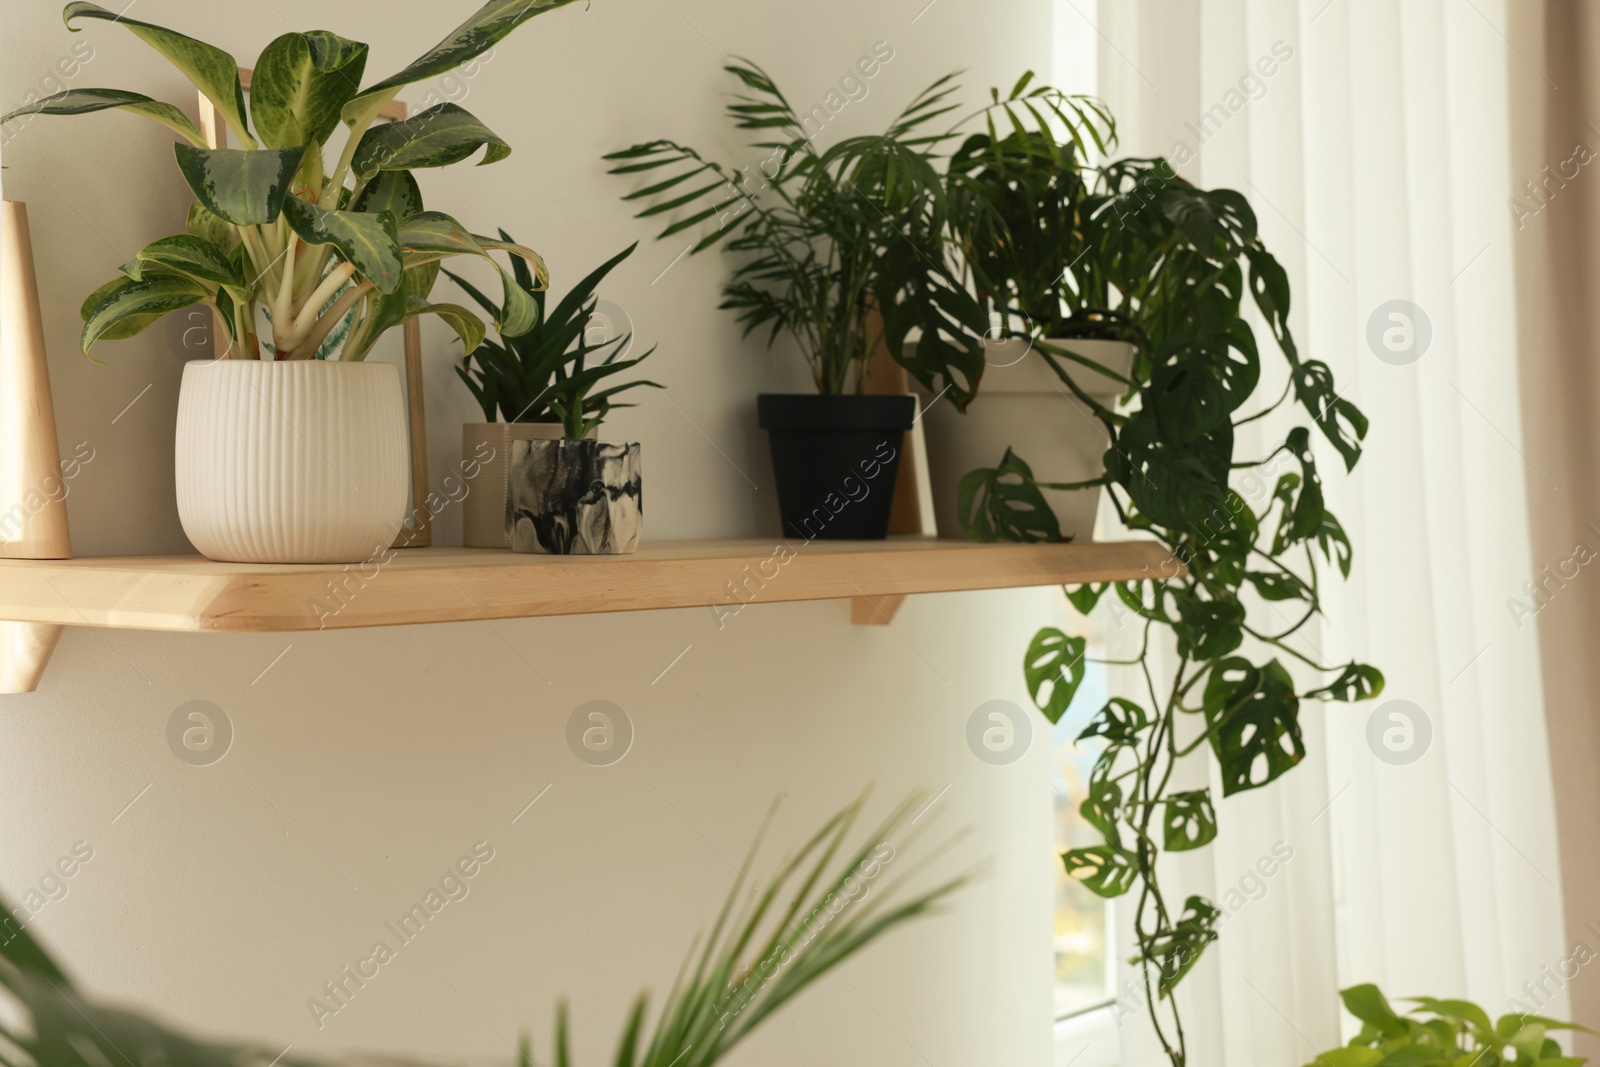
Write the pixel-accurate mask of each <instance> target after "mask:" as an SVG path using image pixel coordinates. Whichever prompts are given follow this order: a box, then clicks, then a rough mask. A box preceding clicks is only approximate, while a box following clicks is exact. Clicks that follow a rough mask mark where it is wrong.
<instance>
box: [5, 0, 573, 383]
mask: <svg viewBox="0 0 1600 1067" xmlns="http://www.w3.org/2000/svg"><path fill="white" fill-rule="evenodd" d="M572 2H573V0H490V2H488V3H486V4H484V5H483V6H482V7H480V8H479V9H478V10H477V11H476V12H475V13H474V14H473V15H472V16H471V17H469V18H468V19H467V20H466V21H465V22H463V23H462V24H461V25H460V26H458V27H456V29H455V30H454V31H452V32H451V33H450V34H449V35H448V36H447V37H445V38H444V40H442V41H440V42H439V44H437V45H435V46H434V47H433V48H432V49H430V50H429V51H428V53H427V54H426V55H424V56H422V57H421V58H420V59H418V60H417V61H416V62H414V63H412V64H411V65H410V66H408V67H406V68H405V69H404V70H402V71H401V72H400V73H398V74H395V75H393V76H392V77H389V78H385V79H383V80H382V81H379V82H376V83H374V84H372V85H370V86H368V87H367V88H365V89H363V88H362V87H361V82H362V76H363V75H364V73H365V70H366V64H367V46H366V45H364V44H360V43H358V42H356V41H351V40H347V39H345V38H343V37H340V36H338V35H336V34H333V33H329V32H327V31H326V30H313V31H311V32H309V33H288V34H284V35H283V36H282V37H279V38H278V39H276V40H275V41H273V42H272V43H271V44H269V45H268V46H267V47H266V49H265V50H263V51H262V53H261V55H260V57H259V58H258V59H257V60H256V65H255V68H254V73H253V77H252V81H251V86H250V98H249V104H248V106H247V105H246V102H245V95H244V92H243V89H242V85H241V82H240V78H239V65H238V63H237V62H236V61H235V60H234V58H233V57H232V56H231V55H229V54H228V53H226V52H224V51H222V50H221V49H218V48H215V47H213V46H211V45H209V44H206V43H204V42H202V41H197V40H195V39H194V38H192V37H187V36H185V35H184V34H181V33H177V32H175V31H173V30H169V29H165V28H163V27H161V26H155V25H151V24H150V23H146V22H140V21H138V20H137V19H132V18H127V17H125V16H124V15H120V14H117V13H116V12H113V11H108V10H106V9H105V8H103V7H100V6H99V5H97V4H92V3H87V2H83V0H78V2H75V3H70V4H68V5H67V6H66V8H65V11H64V12H63V17H64V19H65V21H66V23H67V26H68V28H69V29H72V30H73V31H74V32H76V31H77V30H78V28H79V27H77V26H75V25H74V23H75V22H77V21H80V20H83V19H102V20H105V21H108V22H112V23H114V24H117V25H120V26H122V27H123V28H124V29H127V30H129V31H131V32H132V33H133V34H134V35H136V36H137V37H139V38H140V39H141V40H143V41H144V42H145V43H146V44H148V45H150V46H151V47H152V48H154V49H156V51H158V52H160V53H161V54H162V55H163V56H164V57H166V59H167V60H169V61H170V62H171V63H172V64H173V65H174V66H176V67H177V68H178V70H179V71H181V72H182V73H183V74H184V76H185V77H187V78H188V79H189V80H190V81H191V82H193V83H194V85H195V86H196V88H198V89H199V90H200V92H201V93H202V94H203V95H204V96H205V97H206V99H207V100H208V101H210V103H211V105H212V106H213V107H214V108H215V109H216V111H217V114H218V115H219V116H220V121H222V122H223V123H225V124H226V127H227V129H228V131H229V133H231V135H232V137H233V139H234V140H235V141H236V142H237V143H238V144H239V145H240V147H238V148H211V147H208V146H207V143H206V140H205V138H204V137H203V136H202V134H201V132H200V130H199V128H198V127H196V126H195V124H194V123H193V122H192V121H191V120H190V119H189V117H188V115H187V114H185V113H184V112H183V111H182V110H181V109H179V108H178V107H175V106H174V105H172V104H167V103H163V102H161V101H158V100H153V99H151V98H150V97H148V96H144V95H142V94H140V93H134V92H128V91H125V90H121V89H69V90H67V91H65V92H61V93H57V94H55V95H53V96H48V97H45V98H43V99H41V100H38V101H35V102H33V103H31V104H29V105H28V106H26V107H23V108H20V109H18V110H16V111H14V112H11V113H10V114H8V115H5V116H3V117H0V123H4V122H9V121H11V120H12V119H15V118H19V117H21V116H25V115H34V114H39V115H81V114H87V113H91V112H97V111H106V110H111V109H117V110H122V111H127V112H130V113H132V114H136V115H142V116H143V117H145V118H147V119H151V120H153V121H155V122H157V123H160V124H161V125H162V126H164V127H165V128H166V129H167V130H169V131H170V132H172V133H175V134H177V135H178V137H179V138H180V140H179V141H178V142H177V143H176V144H175V145H174V151H175V153H176V156H177V163H178V169H179V171H180V172H181V173H182V175H183V177H184V180H185V181H186V182H187V183H188V185H189V188H190V190H191V191H192V192H193V193H194V197H195V202H194V204H193V205H192V206H191V207H190V209H189V217H188V225H187V227H186V232H184V233H181V234H176V235H174V236H171V237H164V238H162V239H161V240H159V241H155V242H153V243H151V244H149V245H147V246H145V247H144V248H143V249H142V250H140V252H139V254H138V256H137V257H135V258H134V259H133V260H132V261H131V262H129V263H128V264H126V265H125V266H123V267H122V273H121V276H120V277H118V278H116V279H114V280H112V281H110V282H107V283H106V284H105V285H103V286H101V287H100V288H99V289H97V290H95V292H94V293H92V294H91V295H90V296H89V298H88V299H87V300H85V301H84V304H83V321H84V325H83V335H82V344H83V350H84V352H86V353H87V352H88V351H89V350H90V348H91V347H93V345H94V344H95V343H96V342H97V341H102V340H114V339H118V338H125V337H131V336H133V335H134V334H137V333H139V332H140V331H141V330H143V329H144V328H145V327H147V326H149V325H150V324H151V323H152V322H154V321H156V320H157V319H159V318H160V317H162V316H163V315H166V314H168V313H169V312H173V311H177V310H180V309H182V308H187V307H191V306H194V305H205V306H207V307H210V308H212V309H213V310H215V312H216V313H217V316H218V319H219V321H220V322H221V324H222V327H223V329H224V330H225V331H226V333H227V338H228V341H229V344H228V346H227V348H226V350H225V351H220V352H219V355H220V356H222V357H224V358H236V359H237V358H245V359H259V358H263V355H264V354H265V356H266V357H267V358H276V359H313V358H317V357H318V356H319V355H321V356H325V355H328V354H329V353H328V352H327V351H326V348H325V342H327V341H328V339H329V337H330V335H335V336H341V337H342V338H343V347H342V352H341V358H342V359H345V360H360V359H363V358H364V357H365V356H366V355H367V354H368V353H369V352H370V351H371V349H372V346H373V344H374V342H376V341H377V339H378V338H379V337H380V336H381V335H382V334H383V333H384V332H385V331H387V330H389V329H391V328H392V327H394V326H397V325H399V324H400V323H402V322H404V321H405V320H406V319H409V318H412V317H414V316H417V315H424V314H434V315H437V316H439V317H440V318H441V319H443V320H444V321H445V322H447V323H448V324H449V325H450V326H451V327H452V328H453V329H454V330H455V331H456V333H457V334H458V335H460V337H461V339H462V341H463V343H464V344H465V346H466V348H467V350H468V351H471V350H472V349H474V348H476V347H477V345H478V344H479V343H481V342H482V340H483V337H484V332H485V330H484V326H483V323H482V322H480V321H479V320H478V319H477V318H476V317H475V316H474V315H473V314H472V313H471V312H469V311H468V310H467V309H465V308H463V307H460V306H458V305H453V304H433V303H430V302H429V300H428V294H429V292H430V291H431V290H432V288H433V283H434V281H435V280H436V279H437V278H438V274H439V263H440V261H441V260H443V259H446V258H449V257H452V256H475V257H479V258H482V259H485V260H489V261H490V262H491V263H494V262H495V261H494V260H493V259H492V258H491V256H490V254H489V253H490V252H491V251H493V250H504V251H506V252H508V253H510V254H511V255H512V256H515V257H519V258H521V259H523V260H525V261H527V262H528V263H529V264H530V265H531V266H532V268H533V270H534V272H535V274H536V275H537V277H538V278H539V279H540V281H541V284H542V283H544V282H545V281H547V275H546V272H545V268H544V264H543V263H542V262H541V261H540V259H539V256H538V255H537V254H536V253H535V252H534V251H533V250H531V249H529V248H525V247H523V246H521V245H516V244H513V243H511V242H507V241H500V240H494V239H491V238H485V237H479V236H476V235H474V234H472V233H470V232H468V231H467V229H466V228H465V227H463V226H462V225H461V224H460V223H459V222H457V221H456V220H455V219H453V218H451V217H450V216H448V215H445V214H442V213H440V212H437V211H428V210H426V209H425V207H424V205H423V201H422V193H421V190H420V189H419V188H418V185H417V182H416V179H415V178H414V177H413V176H412V174H411V172H412V171H414V170H418V169H421V168H425V167H442V166H446V165H448V164H451V163H458V162H460V161H462V160H464V159H467V158H468V157H470V156H472V155H473V154H474V153H476V152H478V151H479V150H480V149H482V150H483V157H482V160H481V161H480V165H481V164H487V163H493V162H496V161H498V160H501V159H504V158H505V157H506V156H507V155H509V154H510V152H511V148H510V146H509V145H507V144H506V142H505V141H504V140H502V139H501V138H500V137H499V136H497V135H496V134H495V133H494V132H493V131H491V130H490V129H489V128H488V127H486V126H485V125H484V124H483V123H481V122H479V121H478V120H477V119H476V118H474V117H473V116H472V115H471V114H470V113H468V112H467V111H465V110H463V109H462V108H460V107H458V106H456V105H455V104H450V103H445V104H440V105H438V106H437V107H433V108H429V109H428V110H426V111H423V112H420V113H418V114H417V115H414V116H412V117H411V118H408V119H405V120H403V121H400V122H393V123H381V124H380V123H378V121H377V120H378V117H379V114H380V112H382V111H383V109H384V108H385V107H386V106H388V105H389V103H390V102H392V101H393V100H394V99H395V97H396V95H397V94H398V93H399V92H400V90H401V89H403V88H405V87H406V86H407V85H410V84H413V83H415V82H418V81H422V80H423V79H426V78H431V77H435V76H437V75H440V74H444V73H446V72H447V71H449V70H451V69H453V68H455V67H457V66H459V65H460V64H462V63H464V62H467V61H468V60H471V59H472V58H474V57H476V56H478V55H481V54H482V53H484V52H485V51H487V50H488V49H490V48H492V47H493V46H494V45H495V43H496V42H498V41H500V40H501V39H503V38H504V37H505V36H506V35H507V34H509V33H511V31H512V30H514V29H516V28H517V27H518V26H520V25H522V23H524V22H526V21H527V20H529V19H531V18H533V17H534V16H535V15H539V14H543V13H544V12H546V11H550V10H553V9H554V8H557V7H563V6H565V5H566V4H569V3H572ZM341 129H342V131H343V133H344V134H345V140H344V141H343V144H342V148H340V150H339V151H338V152H337V153H335V152H334V151H333V146H334V142H335V135H336V134H337V133H339V132H340V131H341ZM496 268H497V269H499V270H500V273H501V277H502V279H503V281H504V285H503V289H504V294H505V296H504V300H503V303H502V305H501V309H500V316H499V317H498V318H497V319H496V321H495V325H496V327H497V328H498V329H499V330H500V332H501V333H502V334H504V335H506V336H516V335H518V334H521V333H525V332H527V331H528V330H529V329H531V328H532V326H533V325H534V322H535V321H536V318H537V307H536V305H535V304H534V301H533V298H532V296H531V294H530V293H529V292H528V291H527V290H526V289H525V288H523V287H521V286H519V285H517V284H516V283H515V280H514V278H513V277H512V275H511V274H510V273H509V272H507V271H506V270H505V269H504V268H501V267H500V266H499V264H498V263H496ZM258 309H261V310H262V311H263V312H264V317H265V318H266V319H267V320H268V321H269V322H270V341H269V340H267V339H265V338H262V337H261V336H260V333H261V327H260V326H258V316H257V310H258ZM335 331H338V334H335Z"/></svg>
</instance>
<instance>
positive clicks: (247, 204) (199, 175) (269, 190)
mask: <svg viewBox="0 0 1600 1067" xmlns="http://www.w3.org/2000/svg"><path fill="white" fill-rule="evenodd" d="M172 147H173V151H174V152H176V153H177V156H178V169H179V170H180V171H182V172H183V177H184V180H185V181H187V182H188V183H189V188H190V189H191V190H193V191H194V195H195V199H197V200H199V201H200V203H201V204H203V205H204V206H205V208H206V210H208V211H210V212H211V213H212V214H213V215H216V216H218V217H219V218H222V219H225V220H226V221H228V222H231V223H233V224H234V225H235V226H260V225H262V224H264V223H268V222H275V221H277V218H278V212H279V211H280V210H282V208H283V201H284V198H285V197H287V196H288V195H289V188H290V185H291V183H292V182H293V180H294V172H295V169H296V168H297V167H299V166H300V157H301V156H302V155H304V154H305V151H306V150H305V149H304V148H284V149H277V150H266V151H252V152H246V151H241V150H239V149H233V148H195V147H193V146H191V145H186V144H178V145H173V146H172Z"/></svg>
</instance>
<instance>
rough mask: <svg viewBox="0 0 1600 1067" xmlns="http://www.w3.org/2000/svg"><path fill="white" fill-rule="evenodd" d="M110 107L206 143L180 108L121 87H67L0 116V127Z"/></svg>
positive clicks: (197, 143)
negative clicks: (31, 117) (38, 117)
mask: <svg viewBox="0 0 1600 1067" xmlns="http://www.w3.org/2000/svg"><path fill="white" fill-rule="evenodd" d="M113 108H117V109H120V110H122V111H131V112H133V113H134V114H135V115H143V116H144V117H145V118H147V119H154V120H155V121H156V122H159V123H161V125H163V126H165V127H166V128H167V129H169V130H171V131H172V132H173V133H176V134H177V135H178V136H179V137H182V138H184V139H185V140H187V141H188V142H189V143H190V144H192V145H197V146H201V147H204V145H205V143H206V141H205V138H204V137H202V136H200V131H199V130H197V129H196V128H195V125H194V123H193V122H190V121H189V116H188V115H185V114H184V113H183V112H182V111H179V110H178V109H177V108H175V107H173V106H172V105H171V104H163V103H162V102H161V101H159V100H152V99H151V98H150V97H148V96H144V95H142V94H140V93H130V92H128V91H126V90H124V89H68V90H67V91H66V92H64V93H56V94H55V95H54V96H47V97H45V98H44V99H43V100H35V101H34V102H33V103H31V104H28V105H26V106H24V107H19V108H17V110H15V111H13V112H11V113H10V114H8V115H0V126H3V125H5V124H6V123H8V122H10V121H11V120H12V119H15V118H21V117H22V116H23V115H88V114H90V113H92V112H95V111H109V110H111V109H113Z"/></svg>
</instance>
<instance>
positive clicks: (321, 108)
mask: <svg viewBox="0 0 1600 1067" xmlns="http://www.w3.org/2000/svg"><path fill="white" fill-rule="evenodd" d="M366 67H367V46H366V45H364V44H361V43H360V42H358V41H349V40H346V39H345V38H343V37H340V36H339V35H337V34H333V33H329V32H327V31H326V30H315V31H313V32H311V33H286V34H284V35H283V36H282V37H279V38H278V39H277V40H275V41H273V42H272V43H271V44H269V45H267V47H266V48H265V49H263V50H262V52H261V58H259V59H257V60H256V66H255V71H254V73H252V75H251V77H250V116H251V118H253V119H255V122H256V133H257V134H258V135H259V136H260V137H261V140H262V141H263V142H264V143H265V144H266V145H267V147H268V148H293V147H294V146H296V145H320V144H322V142H324V141H326V140H327V139H328V137H329V135H330V134H332V133H333V131H334V129H335V128H336V127H337V126H338V125H339V113H340V112H341V111H342V110H343V109H344V105H346V104H348V103H349V102H350V101H351V100H352V99H354V97H355V95H356V93H357V92H359V91H360V89H361V76H362V74H363V73H364V72H365V70H366Z"/></svg>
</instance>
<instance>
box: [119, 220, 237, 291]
mask: <svg viewBox="0 0 1600 1067" xmlns="http://www.w3.org/2000/svg"><path fill="white" fill-rule="evenodd" d="M138 262H139V263H140V264H153V265H155V266H157V267H161V268H164V269H166V270H170V271H174V272H176V273H178V274H183V275H186V276H187V277H190V278H193V279H195V280H196V281H198V282H202V283H210V284H211V285H213V286H222V285H231V286H233V287H234V288H238V289H242V288H245V279H244V277H243V276H242V275H241V274H240V273H239V272H238V270H237V268H235V266H234V264H233V262H232V261H231V260H230V259H229V258H228V254H227V253H226V252H224V251H223V250H222V249H220V248H218V247H217V246H216V245H214V244H212V243H211V242H210V241H207V240H205V239H204V238H201V237H195V236H193V235H191V234H187V233H180V234H175V235H173V236H171V237H163V238H162V239H161V240H159V241H155V242H152V243H151V244H148V245H145V247H144V248H142V249H140V251H139V259H138Z"/></svg>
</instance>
